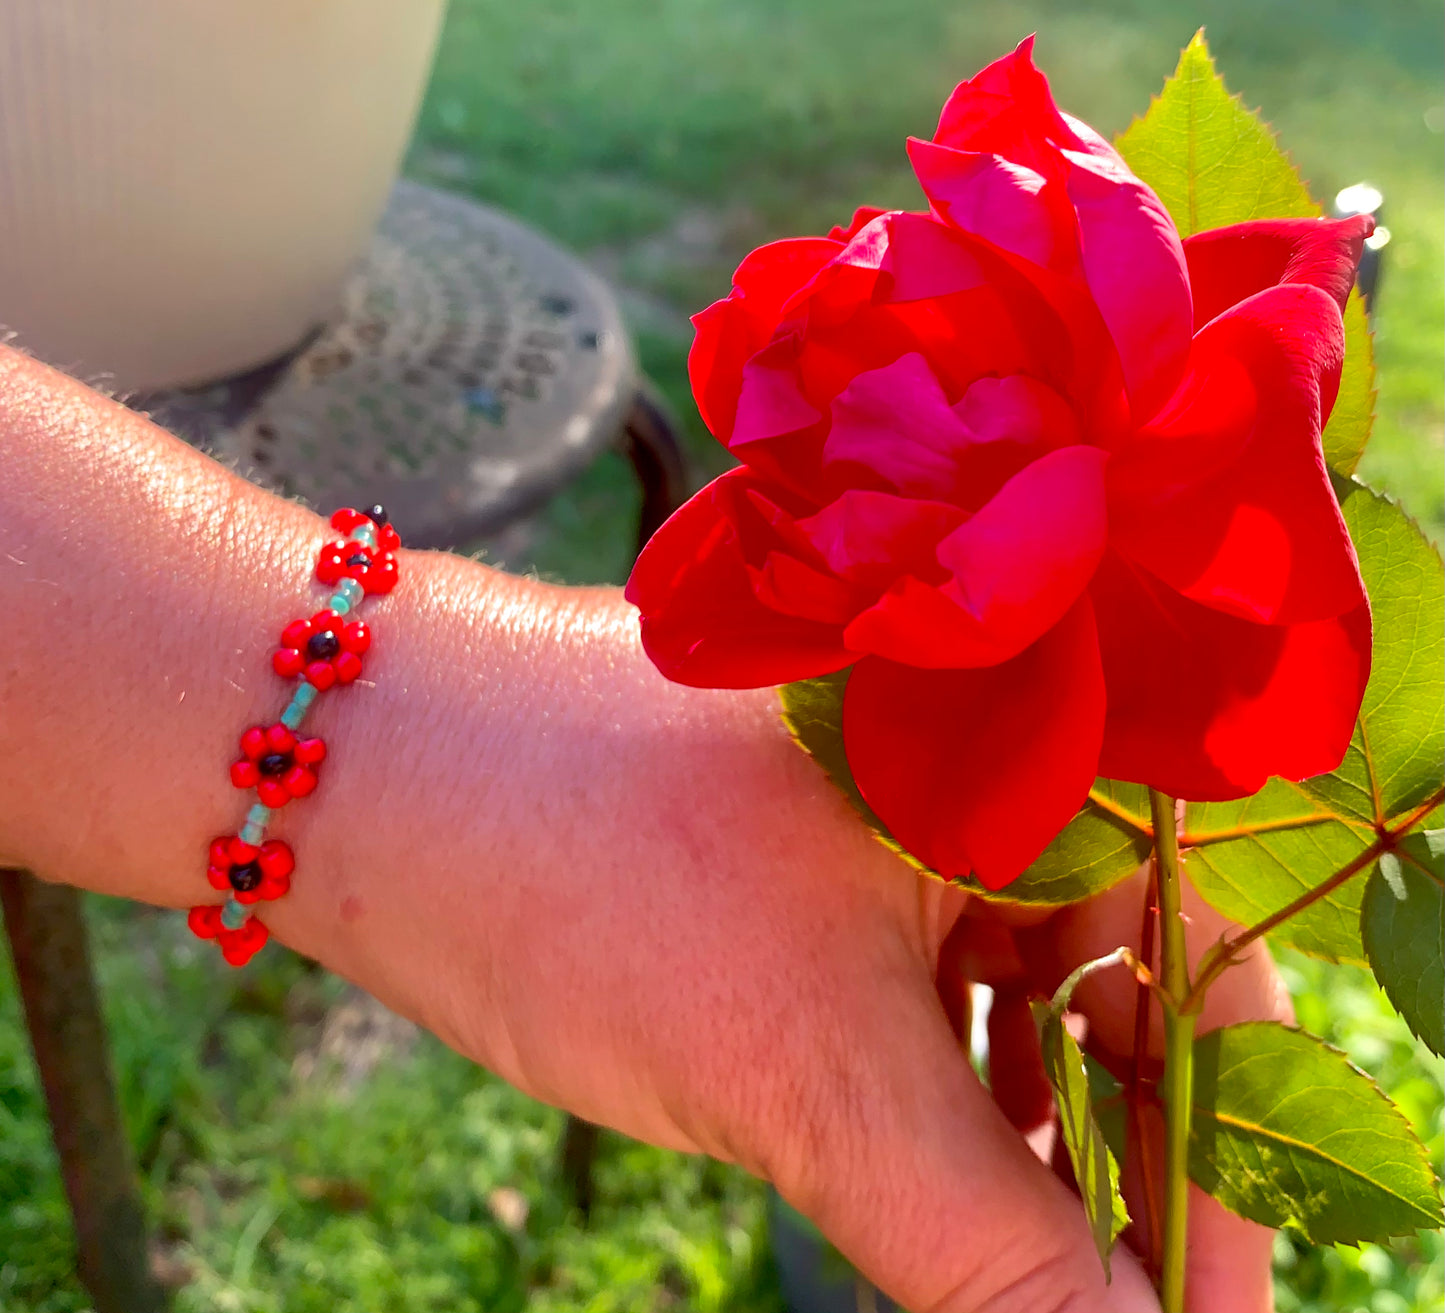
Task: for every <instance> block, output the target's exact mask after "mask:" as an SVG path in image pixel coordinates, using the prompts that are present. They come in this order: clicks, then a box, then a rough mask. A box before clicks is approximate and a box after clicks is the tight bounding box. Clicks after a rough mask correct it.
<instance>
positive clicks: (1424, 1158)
mask: <svg viewBox="0 0 1445 1313" xmlns="http://www.w3.org/2000/svg"><path fill="white" fill-rule="evenodd" d="M1260 1027H1269V1028H1271V1029H1274V1028H1278V1029H1279V1030H1284V1031H1288V1032H1290V1033H1291V1034H1294V1035H1300V1036H1302V1037H1303V1038H1305V1039H1307V1040H1309V1041H1311V1042H1312V1043H1313V1044H1315V1045H1317V1046H1318V1047H1320V1048H1321V1049H1323V1050H1324V1051H1325V1052H1326V1053H1330V1054H1333V1055H1334V1056H1335V1057H1339V1058H1343V1059H1344V1062H1345V1065H1346V1066H1347V1067H1349V1069H1350V1070H1351V1071H1352V1072H1354V1073H1355V1075H1357V1076H1359V1077H1360V1078H1361V1079H1362V1080H1363V1081H1364V1082H1365V1084H1366V1085H1368V1086H1369V1088H1370V1090H1371V1091H1372V1092H1373V1093H1374V1095H1375V1097H1376V1098H1378V1099H1379V1100H1380V1102H1381V1103H1383V1104H1384V1105H1385V1107H1386V1108H1387V1109H1388V1110H1389V1112H1390V1113H1391V1114H1392V1115H1393V1116H1394V1117H1395V1118H1397V1119H1398V1120H1399V1122H1400V1125H1401V1126H1402V1127H1403V1128H1404V1131H1405V1134H1406V1136H1407V1137H1408V1139H1409V1140H1410V1142H1411V1143H1412V1144H1413V1145H1414V1146H1415V1147H1416V1148H1417V1149H1418V1150H1419V1152H1420V1161H1421V1162H1422V1163H1424V1164H1425V1165H1426V1166H1427V1167H1428V1168H1429V1169H1430V1176H1431V1179H1432V1182H1433V1184H1434V1187H1435V1197H1436V1200H1437V1202H1438V1201H1439V1199H1440V1185H1441V1181H1440V1174H1439V1173H1438V1172H1437V1171H1436V1170H1435V1163H1434V1160H1433V1159H1432V1158H1431V1157H1430V1151H1429V1149H1427V1148H1426V1147H1425V1143H1424V1141H1423V1140H1421V1139H1420V1137H1419V1135H1418V1134H1417V1133H1416V1131H1415V1128H1414V1126H1412V1125H1411V1124H1410V1119H1409V1118H1408V1117H1407V1116H1405V1114H1404V1112H1403V1111H1402V1110H1401V1109H1400V1107H1399V1106H1398V1105H1397V1104H1396V1103H1395V1101H1394V1100H1393V1099H1391V1098H1390V1096H1389V1095H1388V1094H1386V1093H1385V1091H1384V1090H1383V1089H1381V1088H1380V1083H1379V1082H1378V1081H1377V1080H1376V1079H1375V1078H1374V1077H1373V1076H1371V1075H1370V1073H1369V1072H1367V1071H1365V1070H1363V1069H1362V1068H1360V1067H1358V1066H1356V1064H1355V1063H1354V1062H1353V1061H1352V1060H1351V1058H1350V1055H1349V1054H1348V1053H1346V1052H1345V1051H1344V1050H1343V1049H1341V1048H1338V1047H1336V1046H1335V1045H1333V1044H1331V1043H1329V1042H1328V1041H1327V1040H1323V1039H1321V1038H1320V1037H1319V1036H1318V1035H1312V1034H1310V1032H1309V1031H1307V1030H1305V1029H1304V1027H1303V1026H1289V1025H1286V1024H1285V1023H1284V1022H1282V1021H1242V1022H1237V1023H1235V1024H1234V1025H1232V1026H1222V1027H1220V1028H1219V1029H1220V1030H1243V1029H1246V1028H1248V1029H1251V1030H1252V1029H1257V1028H1260ZM1217 1033H1218V1032H1217V1031H1208V1032H1206V1033H1205V1034H1204V1035H1201V1036H1200V1037H1199V1039H1197V1040H1195V1044H1196V1045H1197V1044H1198V1043H1199V1042H1200V1041H1201V1040H1204V1039H1206V1038H1207V1037H1208V1036H1209V1035H1213V1034H1217ZM1261 1056H1265V1055H1261ZM1201 1113H1203V1114H1204V1115H1205V1116H1208V1117H1211V1118H1213V1119H1214V1120H1215V1121H1217V1122H1219V1123H1221V1124H1222V1125H1227V1126H1233V1127H1236V1128H1238V1129H1239V1130H1241V1131H1245V1132H1251V1133H1258V1134H1259V1135H1260V1138H1265V1135H1264V1133H1262V1132H1257V1130H1256V1128H1253V1127H1252V1126H1251V1125H1250V1123H1248V1122H1241V1121H1238V1120H1237V1119H1234V1118H1229V1117H1221V1116H1220V1115H1219V1114H1218V1113H1216V1112H1214V1111H1213V1110H1211V1109H1208V1108H1205V1107H1203V1106H1202V1105H1201V1104H1200V1103H1199V1102H1198V1101H1197V1100H1194V1102H1193V1114H1194V1117H1195V1119H1196V1124H1197V1119H1198V1117H1199V1115H1200V1114H1201ZM1269 1134H1270V1135H1271V1136H1272V1137H1273V1138H1275V1139H1276V1140H1278V1141H1279V1142H1280V1143H1282V1144H1288V1145H1291V1146H1293V1147H1295V1148H1296V1149H1298V1150H1300V1151H1301V1152H1305V1153H1314V1154H1316V1155H1317V1157H1318V1158H1320V1159H1321V1160H1323V1161H1325V1162H1328V1163H1330V1164H1331V1165H1332V1166H1334V1167H1335V1168H1337V1169H1338V1170H1340V1171H1343V1172H1345V1173H1347V1174H1348V1175H1350V1176H1352V1177H1354V1178H1355V1179H1357V1180H1362V1181H1365V1182H1366V1183H1368V1184H1369V1185H1372V1186H1374V1187H1375V1188H1376V1189H1378V1190H1381V1191H1383V1192H1384V1193H1386V1194H1388V1195H1389V1196H1390V1197H1391V1198H1392V1199H1396V1200H1398V1201H1399V1202H1400V1203H1402V1204H1403V1205H1404V1206H1405V1207H1406V1208H1408V1209H1411V1210H1412V1211H1414V1212H1417V1213H1419V1214H1420V1215H1421V1216H1422V1217H1425V1218H1428V1219H1429V1221H1428V1223H1427V1224H1426V1225H1428V1226H1429V1227H1430V1228H1433V1229H1438V1228H1439V1227H1440V1225H1441V1221H1442V1219H1441V1217H1440V1216H1439V1214H1438V1213H1433V1214H1432V1213H1426V1212H1425V1211H1424V1210H1423V1209H1422V1208H1421V1207H1420V1206H1419V1205H1418V1204H1416V1203H1415V1202H1414V1201H1413V1200H1410V1199H1406V1198H1405V1197H1404V1196H1403V1195H1401V1194H1398V1193H1397V1192H1395V1191H1394V1190H1387V1189H1386V1188H1385V1187H1384V1186H1382V1185H1381V1184H1380V1183H1379V1182H1378V1181H1376V1180H1375V1179H1374V1178H1373V1177H1371V1176H1367V1175H1365V1173H1363V1172H1362V1171H1360V1170H1359V1169H1358V1168H1355V1167H1350V1166H1348V1165H1347V1164H1345V1163H1341V1162H1340V1161H1339V1160H1338V1159H1336V1158H1333V1157H1331V1156H1330V1155H1329V1154H1326V1153H1323V1152H1321V1151H1319V1150H1317V1149H1316V1148H1315V1146H1313V1145H1310V1144H1308V1143H1306V1142H1304V1141H1300V1140H1294V1139H1293V1138H1291V1137H1290V1136H1287V1135H1279V1134H1275V1133H1273V1132H1270V1133H1269ZM1190 1179H1191V1180H1192V1179H1193V1177H1192V1176H1191V1178H1190ZM1194 1183H1195V1184H1196V1185H1199V1186H1200V1189H1204V1187H1203V1186H1202V1185H1200V1183H1199V1182H1198V1181H1195V1182H1194ZM1231 1211H1232V1210H1231ZM1418 1229H1424V1228H1423V1227H1422V1228H1418ZM1410 1234H1413V1233H1412V1232H1399V1233H1393V1232H1392V1233H1391V1235H1390V1238H1391V1239H1398V1238H1400V1237H1401V1236H1404V1235H1410ZM1338 1243H1341V1244H1347V1243H1351V1242H1349V1241H1340V1242H1338ZM1360 1243H1363V1241H1361V1242H1360Z"/></svg>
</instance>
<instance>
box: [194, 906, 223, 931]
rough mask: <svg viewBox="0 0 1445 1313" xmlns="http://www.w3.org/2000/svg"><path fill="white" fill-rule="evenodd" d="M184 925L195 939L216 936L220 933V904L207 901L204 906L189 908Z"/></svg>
mask: <svg viewBox="0 0 1445 1313" xmlns="http://www.w3.org/2000/svg"><path fill="white" fill-rule="evenodd" d="M186 925H187V926H189V927H190V931H191V933H192V934H193V935H195V937H196V938H197V939H214V938H216V936H217V935H219V934H220V933H221V905H220V904H219V903H208V904H207V905H205V906H204V907H193V908H191V910H190V913H189V915H188V916H187V917H186Z"/></svg>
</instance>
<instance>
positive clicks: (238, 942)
mask: <svg viewBox="0 0 1445 1313" xmlns="http://www.w3.org/2000/svg"><path fill="white" fill-rule="evenodd" d="M270 937H271V932H270V931H269V930H267V929H266V927H265V926H264V925H262V924H261V922H259V921H258V920H256V918H255V917H254V916H253V917H248V918H247V920H246V923H245V924H244V925H243V926H242V927H241V928H240V929H239V930H222V931H221V933H220V934H219V935H218V936H217V938H218V939H219V940H220V944H221V956H222V957H224V958H225V959H226V961H227V962H229V963H230V964H231V965H232V966H233V967H243V966H245V965H246V963H247V962H249V961H250V960H251V959H252V958H253V957H255V956H256V954H257V953H258V952H259V951H260V950H261V948H262V947H263V946H264V945H265V943H266V941H267V940H268V939H269V938H270Z"/></svg>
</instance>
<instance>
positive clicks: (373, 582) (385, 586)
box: [316, 542, 396, 596]
mask: <svg viewBox="0 0 1445 1313" xmlns="http://www.w3.org/2000/svg"><path fill="white" fill-rule="evenodd" d="M316 577H317V578H318V579H319V580H320V581H321V582H322V583H323V584H328V585H330V586H332V587H334V586H335V585H336V584H338V583H339V582H340V581H341V580H343V579H355V580H356V582H357V583H359V584H360V585H361V586H362V588H363V589H365V591H366V593H367V595H368V596H372V595H374V594H379V593H389V592H391V590H392V589H393V588H395V587H396V557H394V556H393V555H392V554H391V553H390V552H388V551H386V550H384V549H383V548H381V547H380V546H377V547H368V546H367V545H366V544H365V543H356V542H334V543H327V544H326V546H325V547H323V548H322V549H321V556H320V558H319V559H318V560H317V562H316Z"/></svg>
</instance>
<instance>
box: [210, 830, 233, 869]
mask: <svg viewBox="0 0 1445 1313" xmlns="http://www.w3.org/2000/svg"><path fill="white" fill-rule="evenodd" d="M232 838H234V836H233V835H229V834H223V835H222V836H221V837H220V838H219V839H212V840H211V849H210V852H209V854H208V856H209V857H210V859H211V865H212V866H227V865H229V864H230V861H231V840H232Z"/></svg>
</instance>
